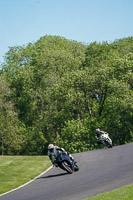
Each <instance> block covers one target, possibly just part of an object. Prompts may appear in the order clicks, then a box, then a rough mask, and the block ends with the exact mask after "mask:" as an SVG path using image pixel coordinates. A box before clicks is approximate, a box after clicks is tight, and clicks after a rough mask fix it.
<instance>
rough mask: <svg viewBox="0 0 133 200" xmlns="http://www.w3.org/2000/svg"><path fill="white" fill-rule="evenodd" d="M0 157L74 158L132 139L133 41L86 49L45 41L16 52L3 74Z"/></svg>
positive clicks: (8, 56) (10, 53) (13, 49)
mask: <svg viewBox="0 0 133 200" xmlns="http://www.w3.org/2000/svg"><path fill="white" fill-rule="evenodd" d="M0 85H1V87H0V154H2V155H4V154H6V155H12V154H13V155H41V154H45V153H46V151H47V145H48V143H54V144H56V145H61V146H62V147H64V148H65V149H66V150H68V151H70V152H72V153H74V152H81V151H87V150H91V149H95V148H97V144H96V139H95V129H96V128H98V127H99V128H101V129H103V130H105V131H107V132H109V133H110V137H111V138H112V140H113V145H120V144H125V143H128V142H133V37H128V38H123V39H119V40H115V41H114V42H112V43H108V42H102V43H97V42H93V43H91V44H88V45H87V44H83V43H79V42H76V41H70V40H67V39H65V38H62V37H59V36H47V35H46V36H44V37H41V38H40V39H39V40H38V41H37V42H35V43H29V44H28V45H26V46H16V47H10V48H9V51H8V52H7V53H6V55H5V61H4V63H3V64H2V66H1V71H0Z"/></svg>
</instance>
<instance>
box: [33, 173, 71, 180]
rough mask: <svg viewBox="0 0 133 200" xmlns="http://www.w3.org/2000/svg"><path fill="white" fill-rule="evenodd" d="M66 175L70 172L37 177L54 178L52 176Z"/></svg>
mask: <svg viewBox="0 0 133 200" xmlns="http://www.w3.org/2000/svg"><path fill="white" fill-rule="evenodd" d="M64 175H69V174H68V173H61V174H54V175H49V176H42V177H39V178H37V179H42V178H52V177H57V176H64Z"/></svg>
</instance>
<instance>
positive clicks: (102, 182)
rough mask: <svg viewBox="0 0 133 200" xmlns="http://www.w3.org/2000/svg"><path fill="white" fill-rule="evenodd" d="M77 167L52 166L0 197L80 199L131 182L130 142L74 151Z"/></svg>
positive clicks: (132, 158)
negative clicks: (72, 171)
mask: <svg viewBox="0 0 133 200" xmlns="http://www.w3.org/2000/svg"><path fill="white" fill-rule="evenodd" d="M74 157H75V159H76V160H77V162H78V165H79V167H80V170H79V171H78V172H74V173H73V174H67V173H66V172H65V171H63V170H61V169H60V168H56V167H53V168H52V169H50V170H49V171H48V172H47V173H45V174H43V175H42V176H41V177H39V178H37V179H35V180H34V181H33V182H32V183H30V184H28V185H26V186H25V187H23V188H20V189H18V190H16V191H13V192H10V193H8V194H5V195H3V196H1V197H0V200H82V199H84V198H87V197H91V196H94V195H97V194H99V193H103V192H106V191H110V190H113V189H116V188H119V187H122V186H124V185H128V184H131V183H133V143H131V144H126V145H121V146H117V147H113V148H112V149H108V148H104V149H100V150H94V151H89V152H83V153H78V154H74Z"/></svg>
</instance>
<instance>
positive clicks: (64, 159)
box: [54, 153, 79, 174]
mask: <svg viewBox="0 0 133 200" xmlns="http://www.w3.org/2000/svg"><path fill="white" fill-rule="evenodd" d="M54 163H55V164H56V166H58V167H60V168H61V169H63V170H65V171H67V172H68V173H69V174H72V173H73V172H76V171H78V170H79V167H78V165H77V163H76V162H75V161H73V160H71V159H70V158H69V156H68V155H66V154H64V153H58V155H57V156H56V157H54Z"/></svg>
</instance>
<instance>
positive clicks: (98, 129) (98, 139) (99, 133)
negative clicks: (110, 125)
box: [96, 128, 109, 144]
mask: <svg viewBox="0 0 133 200" xmlns="http://www.w3.org/2000/svg"><path fill="white" fill-rule="evenodd" d="M102 134H108V133H107V132H105V131H102V130H101V129H100V128H97V129H96V136H97V144H102V142H101V141H100V136H101V135H102ZM108 135H109V134H108Z"/></svg>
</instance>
